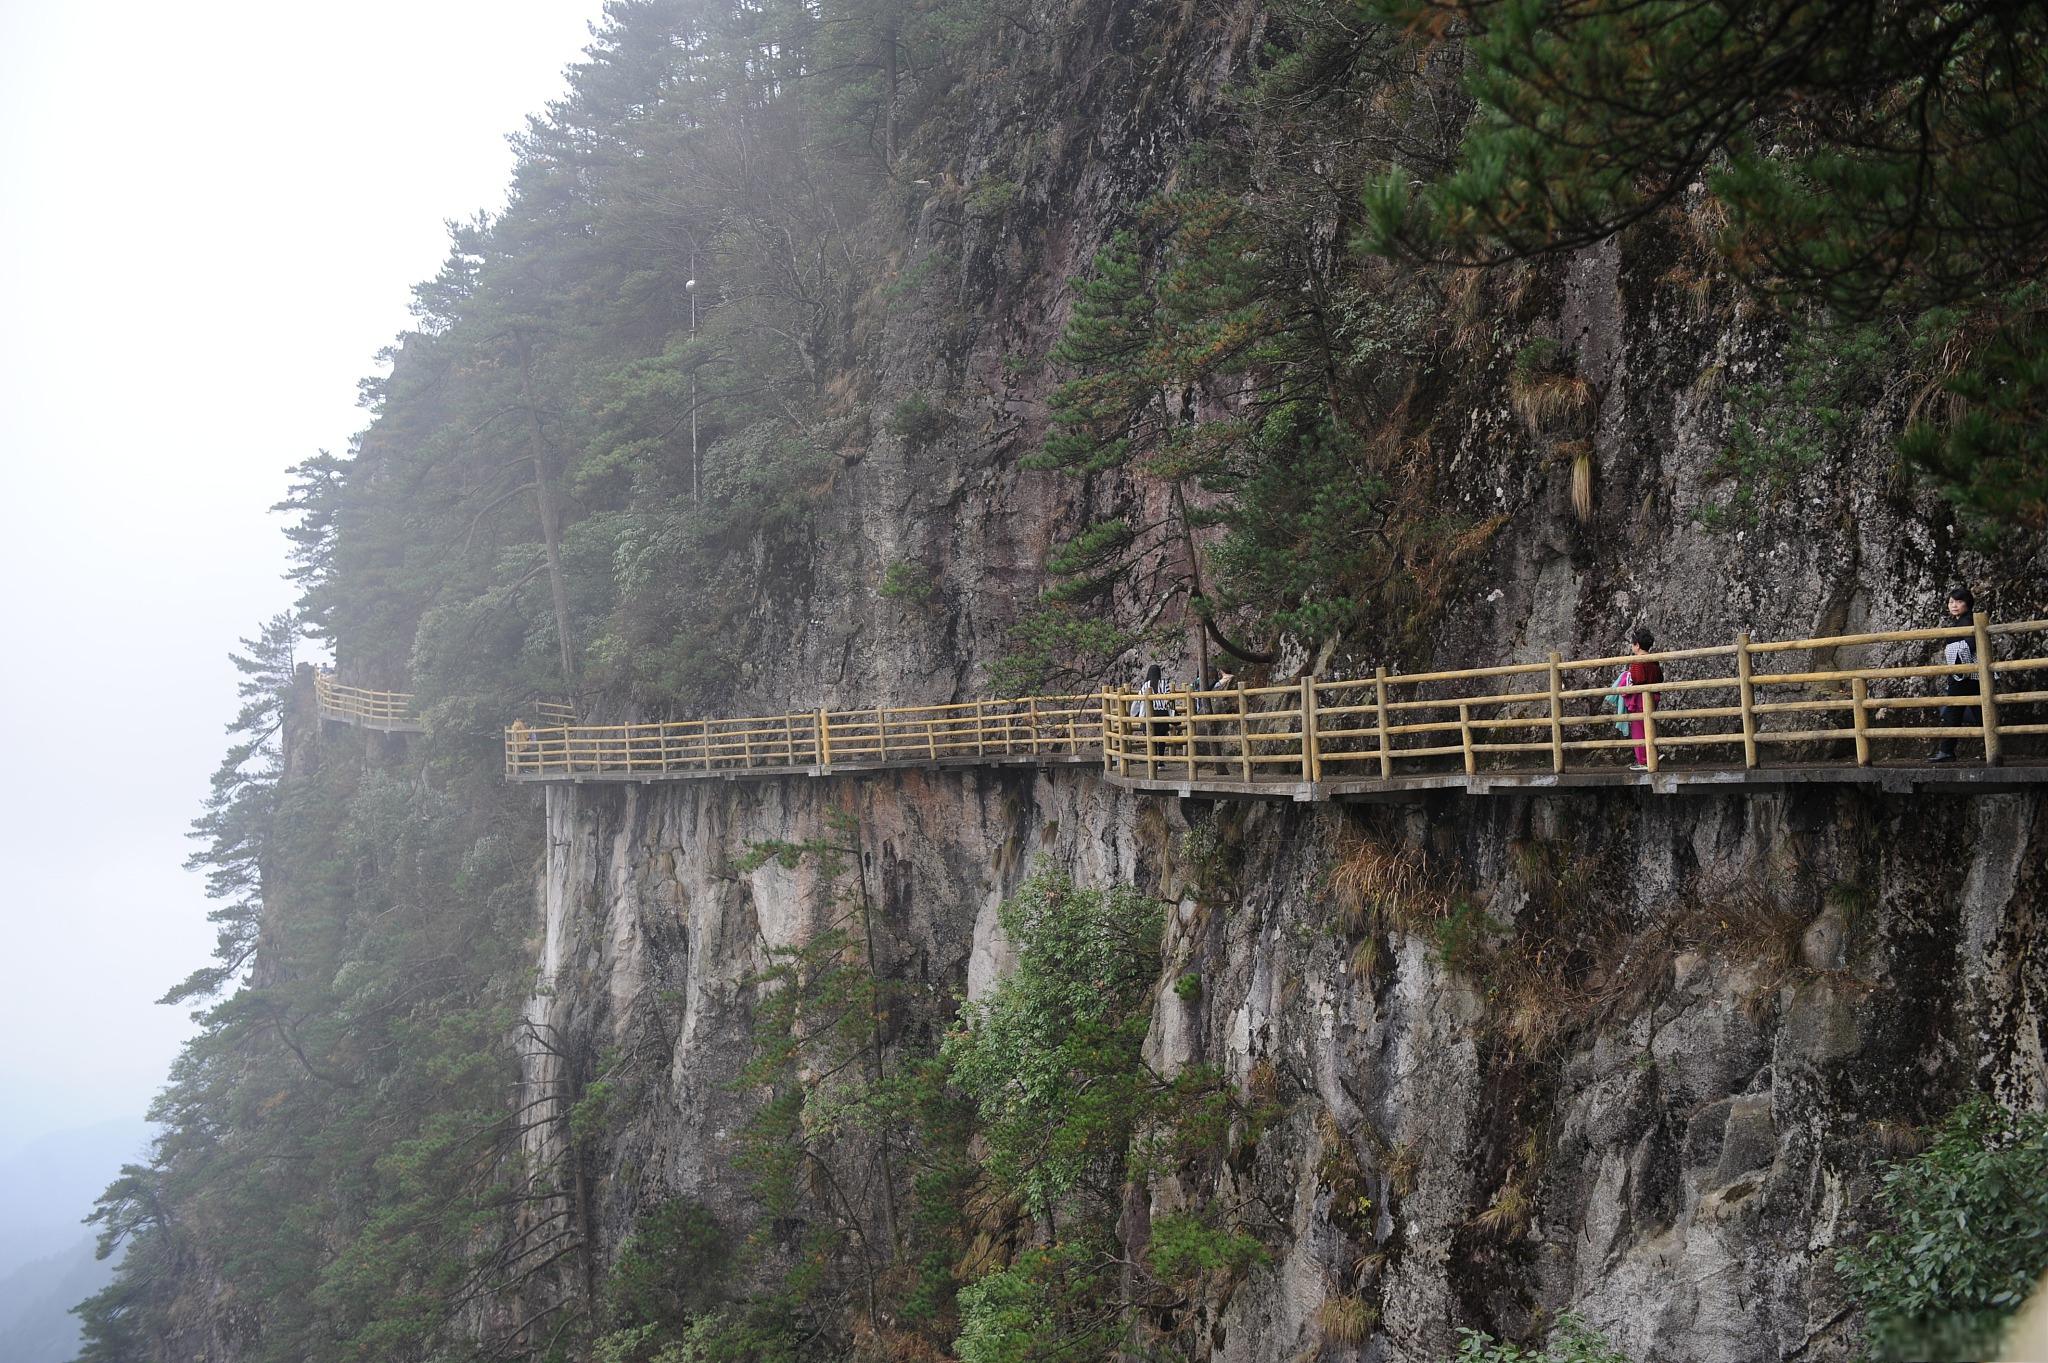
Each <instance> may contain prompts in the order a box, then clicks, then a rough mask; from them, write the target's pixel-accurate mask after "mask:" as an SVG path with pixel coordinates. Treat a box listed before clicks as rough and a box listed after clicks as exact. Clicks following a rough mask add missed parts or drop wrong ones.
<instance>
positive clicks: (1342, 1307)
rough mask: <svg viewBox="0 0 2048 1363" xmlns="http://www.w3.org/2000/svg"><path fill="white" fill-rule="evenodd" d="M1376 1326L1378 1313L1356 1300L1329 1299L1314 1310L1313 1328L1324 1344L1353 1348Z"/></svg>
mask: <svg viewBox="0 0 2048 1363" xmlns="http://www.w3.org/2000/svg"><path fill="white" fill-rule="evenodd" d="M1379 1323H1380V1309H1379V1308H1378V1307H1377V1306H1374V1305H1372V1304H1371V1303H1370V1302H1367V1301H1364V1300H1361V1299H1360V1298H1358V1297H1330V1298H1328V1299H1326V1300H1325V1301H1324V1302H1323V1304H1322V1305H1321V1306H1318V1307H1317V1308H1316V1328H1317V1329H1318V1330H1320V1331H1321V1332H1322V1336H1323V1342H1324V1343H1325V1344H1341V1345H1346V1346H1348V1347H1352V1348H1356V1347H1357V1346H1358V1345H1360V1344H1363V1343H1365V1341H1366V1340H1367V1339H1369V1338H1371V1337H1372V1331H1373V1327H1374V1326H1375V1325H1378V1324H1379Z"/></svg>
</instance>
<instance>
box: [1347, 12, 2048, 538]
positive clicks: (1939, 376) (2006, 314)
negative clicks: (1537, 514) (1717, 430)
mask: <svg viewBox="0 0 2048 1363" xmlns="http://www.w3.org/2000/svg"><path fill="white" fill-rule="evenodd" d="M1363 8H1365V9H1367V10H1369V11H1371V12H1376V13H1378V14H1379V15H1381V16H1382V17H1385V18H1387V19H1390V20H1392V21H1394V22H1395V23H1397V24H1404V25H1405V24H1411V23H1412V24H1416V25H1418V26H1419V27H1421V28H1422V29H1423V30H1425V31H1428V32H1432V33H1442V32H1447V31H1449V30H1451V29H1454V28H1455V29H1456V30H1457V31H1459V32H1460V33H1461V34H1463V35H1464V37H1465V43H1466V50H1467V53H1468V58H1467V62H1468V64H1467V86H1468V90H1469V92H1470V94H1471V96H1472V97H1473V99H1474V101H1475V102H1476V104H1477V113H1476V115H1475V117H1474V118H1473V120H1472V122H1471V125H1470V127H1469V128H1468V130H1467V133H1466V137H1465V142H1464V145H1463V148H1462V149H1461V151H1460V153H1459V155H1458V157H1457V158H1456V160H1455V162H1454V163H1452V164H1450V165H1441V164H1431V163H1429V162H1428V161H1427V160H1424V161H1423V162H1421V164H1424V166H1425V169H1426V170H1427V171H1428V172H1429V174H1428V175H1426V176H1425V177H1424V181H1425V183H1423V187H1422V188H1421V190H1420V192H1419V193H1418V192H1417V191H1416V190H1415V189H1414V188H1413V186H1414V185H1415V184H1416V183H1417V182H1418V181H1417V177H1416V176H1415V175H1414V173H1413V172H1412V171H1410V170H1408V169H1405V168H1403V167H1401V166H1396V167H1394V168H1392V169H1390V170H1389V171H1388V172H1387V173H1386V174H1385V175H1384V176H1382V177H1381V178H1380V179H1379V181H1378V182H1377V183H1376V184H1375V185H1374V186H1373V187H1372V188H1371V189H1370V190H1369V191H1368V193H1367V194H1366V195H1365V200H1364V201H1365V205H1366V209H1367V213H1368V216H1369V217H1370V219H1371V221H1372V223H1373V232H1372V239H1373V243H1374V245H1375V248H1376V249H1379V250H1382V251H1397V250H1409V251H1420V252H1422V253H1424V254H1427V255H1430V256H1435V257H1440V258H1441V257H1449V258H1454V259H1459V260H1465V261H1496V260H1501V259H1506V258H1512V257H1516V256H1525V255H1530V254H1535V253H1541V252H1548V251H1557V250H1571V249H1576V248H1579V247H1582V246H1587V245H1590V244H1592V243H1594V242H1597V241H1600V240H1603V239H1605V238H1607V237H1610V236H1612V235H1614V234H1615V233H1616V232H1617V231H1620V230H1623V229H1626V228H1628V227H1630V226H1631V225H1633V224H1636V223H1639V222H1643V221H1646V220H1650V219H1654V218H1656V217H1658V216H1660V215H1664V214H1666V213H1667V211H1668V212H1672V213H1676V212H1684V213H1688V214H1696V215H1699V217H1700V219H1701V220H1702V221H1713V220H1714V219H1716V218H1724V219H1725V222H1726V226H1725V228H1724V229H1722V230H1721V231H1720V232H1719V233H1718V234H1717V236H1718V239H1717V240H1716V241H1715V243H1714V248H1715V249H1716V250H1717V252H1718V254H1719V255H1720V258H1721V259H1722V261H1723V262H1724V263H1726V264H1727V265H1728V266H1729V267H1731V268H1732V269H1733V270H1734V271H1735V272H1736V273H1738V274H1740V275H1742V276H1744V277H1746V278H1748V279H1750V280H1751V281H1753V282H1755V283H1756V284H1758V285H1759V286H1761V287H1762V288H1764V289H1765V290H1767V291H1769V292H1772V293H1775V294H1778V295H1780V296H1783V297H1785V298H1788V299H1791V300H1796V301H1797V302H1798V303H1800V304H1801V305H1802V309H1803V310H1807V311H1818V312H1825V313H1826V314H1828V315H1830V316H1832V317H1833V318H1835V319H1837V321H1838V322H1839V323H1844V324H1859V323H1876V324H1878V325H1880V326H1883V327H1888V328H1891V329H1893V330H1894V331H1895V332H1898V331H1903V332H1917V331H1919V330H1921V329H1922V328H1923V327H1924V326H1925V325H1926V323H1927V322H1928V321H1929V319H1931V318H1937V317H1944V316H1947V315H1948V314H1949V313H1950V312H1951V311H1952V310H1959V311H1960V312H1961V313H1962V314H1963V315H1964V316H1965V317H1967V318H1968V319H1969V325H1968V326H1967V327H1966V328H1965V334H1966V336H1967V340H1966V341H1965V342H1964V344H1963V345H1961V346H1959V347H1958V349H1957V350H1956V351H1954V352H1952V353H1951V354H1950V355H1949V356H1947V357H1946V358H1945V360H1944V361H1943V362H1942V363H1941V364H1939V365H1937V366H1934V376H1933V377H1934V381H1935V383H1937V384H1945V385H1946V386H1947V388H1948V389H1949V391H1950V393H1951V394H1952V395H1953V397H1954V398H1956V399H1957V401H1956V402H1955V403H1954V404H1952V406H1953V408H1954V409H1955V410H1952V411H1950V412H1946V413H1937V412H1933V411H1922V412H1921V413H1919V417H1920V420H1919V421H1918V422H1917V423H1915V425H1914V427H1913V429H1912V430H1911V431H1910V432H1909V434H1908V435H1907V436H1906V438H1905V440H1904V443H1903V449H1904V451H1905V452H1906V453H1907V454H1908V455H1909V456H1910V457H1912V458H1913V460H1914V461H1915V462H1916V463H1918V464H1919V465H1920V466H1921V467H1922V468H1924V469H1926V470H1928V471H1929V472H1931V473H1932V474H1934V476H1935V477H1936V479H1937V481H1938V482H1939V483H1940V484H1941V486H1943V488H1944V490H1945V491H1946V492H1947V493H1948V495H1949V496H1951V497H1952V498H1953V499H1954V500H1955V501H1956V502H1957V503H1958V504H1960V505H1961V506H1963V507H1964V508H1966V509H1968V510H1970V511H1972V512H1973V513H1976V514H1979V515H1983V516H1988V517H1991V518H1994V519H1995V520H1997V521H2000V522H2003V523H2007V524H2013V523H2017V524H2020V525H2024V526H2027V527H2030V528H2032V529H2036V530H2038V529H2040V528H2041V527H2042V526H2043V525H2044V524H2048V474H2044V473H2043V468H2044V460H2043V451H2042V450H2041V449H2040V447H2039V445H2038V443H2037V442H2038V441H2039V439H2040V437H2039V434H2038V433H2039V431H2040V429H2041V425H2040V422H2039V421H2038V419H2037V417H2038V415H2039V413H2040V411H2041V408H2042V401H2041V399H2040V398H2039V397H2038V396H2037V393H2038V392H2039V377H2040V374H2041V372H2042V370H2043V361H2042V359H2041V358H2040V356H2041V354H2042V353H2043V352H2044V350H2048V337H2044V336H2043V335H2042V334H2041V332H2040V330H2039V328H2038V327H2037V326H2036V324H2035V320H2034V319H2035V309H2034V307H2033V306H2031V305H2030V304H2028V303H2016V302H2015V298H2016V297H2017V296H2019V295H2024V294H2025V293H2026V292H2028V291H2029V290H2031V289H2032V287H2033V286H2034V284H2035V281H2036V279H2037V277H2038V273H2039V268H2040V261H2041V260H2042V258H2043V253H2044V250H2048V213H2044V212H2043V211H2042V210H2043V208H2044V207H2048V191H2044V190H2043V189H2042V187H2041V185H2040V184H2039V183H2038V182H2036V181H2034V180H2031V179H2028V178H2027V177H2025V176H2018V175H2015V174H2014V173H2013V172H2012V168H2013V167H2015V166H2020V165H2025V164H2030V163H2033V162H2035V161H2037V160H2038V159H2039V158H2040V157H2041V156H2042V155H2043V153H2044V149H2048V114H2044V113H2043V110H2042V104H2041V101H2040V100H2039V99H2038V97H2037V92H2038V90H2039V89H2040V86H2041V83H2042V81H2043V79H2044V78H2048V49H2044V48H2043V47H2042V45H2041V44H2039V43H2038V42H2035V41H2033V40H2032V38H2031V37H2028V36H2022V35H2027V34H2030V33H2031V32H2032V30H2034V29H2036V28H2038V26H2039V25H2038V20H2037V18H2036V17H2035V16H2033V15H2032V14H2031V13H2029V14H2027V15H2025V16H2019V15H2017V14H2016V13H2013V12H2008V11H2006V10H1992V9H1984V8H1976V9H1971V8H1963V9H1953V8H1948V9H1945V8H1940V7H1930V6H1906V7H1896V6H1892V7H1887V6H1882V5H1877V4H1873V3H1871V2H1870V0H1832V2H1831V3H1826V4H1821V5H1808V4H1801V3H1795V2H1794V0H1715V2H1714V3H1709V4H1699V5H1695V4H1685V3H1679V0H1658V2H1657V3H1651V4H1638V3H1624V2H1623V0H1600V2H1599V3H1594V4H1585V5H1570V6H1566V5H1554V4H1542V3H1531V2H1530V0H1448V3H1436V0H1386V3H1371V2H1370V0H1369V2H1368V4H1366V5H1365V6H1363ZM1929 54H1939V58H1938V59H1936V60H1930V56H1929ZM1411 164H1417V163H1415V162H1411ZM1709 196H1710V197H1711V199H1712V200H1713V201H1714V208H1713V210H1712V211H1703V210H1705V206H1706V198H1707V197H1709ZM1776 400H1777V401H1779V402H1781V403H1782V404H1783V405H1784V406H1786V407H1787V408H1789V409H1794V410H1796V404H1797V398H1796V396H1793V395H1791V394H1789V393H1788V394H1786V395H1784V396H1782V397H1781V398H1779V399H1776ZM1795 424H1806V425H1807V429H1805V430H1804V431H1795V432H1793V433H1790V434H1789V436H1788V438H1789V439H1790V440H1791V441H1792V442H1793V443H1794V445H1795V446H1796V445H1799V444H1802V443H1810V442H1811V441H1812V439H1813V438H1815V437H1816V436H1820V435H1824V434H1825V422H1824V421H1820V422H1818V423H1795ZM1816 426H1817V428H1816ZM1768 443H1769V442H1768V441H1766V442H1765V444H1766V446H1767V445H1768ZM1784 453H1785V451H1782V450H1781V451H1778V452H1776V455H1769V456H1766V454H1765V451H1764V450H1755V451H1752V452H1751V456H1753V457H1769V458H1771V460H1772V462H1773V463H1774V464H1775V462H1777V456H1780V455H1782V454H1784ZM1741 457H1744V456H1742V455H1741V452H1740V451H1739V450H1738V458H1741Z"/></svg>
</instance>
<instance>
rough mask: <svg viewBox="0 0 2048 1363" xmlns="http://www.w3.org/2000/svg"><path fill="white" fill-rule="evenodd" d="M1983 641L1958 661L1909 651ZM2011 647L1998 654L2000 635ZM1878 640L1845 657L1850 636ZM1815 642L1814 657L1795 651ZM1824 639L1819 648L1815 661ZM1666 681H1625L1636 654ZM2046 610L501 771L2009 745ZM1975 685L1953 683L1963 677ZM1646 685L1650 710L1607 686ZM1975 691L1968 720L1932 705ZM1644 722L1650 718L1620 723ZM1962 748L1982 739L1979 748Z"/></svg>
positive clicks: (740, 733) (1306, 770) (664, 725)
mask: <svg viewBox="0 0 2048 1363" xmlns="http://www.w3.org/2000/svg"><path fill="white" fill-rule="evenodd" d="M1956 639H1968V640H1970V641H1971V644H1972V647H1973V650H1974V654H1975V658H1976V661H1975V662H1972V663H1969V664H1966V665H1962V666H1946V665H1942V664H1940V663H1933V664H1928V663H1923V662H1919V661H1911V660H1910V659H1911V658H1913V657H1914V656H1915V655H1917V656H1919V657H1926V656H1929V655H1930V654H1932V655H1934V656H1939V654H1940V651H1941V649H1942V647H1943V646H1944V645H1946V644H1947V643H1949V642H1950V641H1952V640H1956ZM2001 645H2003V647H2004V651H2005V652H2006V653H2008V654H2010V655H2012V656H2009V657H2007V658H2005V659H2003V660H2000V659H1999V658H1998V656H1997V654H1998V651H1999V649H2000V647H2001ZM1852 653H1860V654H1865V655H1870V656H1867V657H1866V658H1865V660H1864V662H1863V663H1862V664H1861V665H1856V666H1848V665H1844V664H1843V657H1844V655H1845V654H1852ZM1799 654H1804V655H1806V658H1805V660H1804V661H1805V664H1806V665H1805V666H1804V667H1803V668H1792V667H1787V666H1784V664H1787V663H1790V662H1792V661H1794V660H1795V659H1794V658H1793V655H1799ZM1818 659H1826V660H1828V662H1827V665H1825V666H1817V665H1815V663H1816V661H1817V660H1818ZM1637 661H1656V662H1659V663H1662V664H1663V665H1664V668H1665V680H1663V681H1662V682H1658V683H1656V684H1654V685H1648V686H1627V685H1623V686H1620V687H1617V686H1616V685H1615V681H1616V674H1617V672H1618V671H1619V670H1620V669H1621V668H1624V667H1626V666H1627V665H1628V664H1629V663H1631V662H1637ZM2043 672H2048V620H2029V621H2024V622H2021V623H2017V624H2006V625H1992V624H1990V623H1989V621H1988V620H1986V619H1985V617H1983V616H1981V615H1980V616H1977V617H1976V618H1975V619H1974V620H1972V621H1970V622H1969V623H1966V624H1958V625H1954V626H1946V627H1941V628H1935V629H1911V630H1891V631H1886V632H1882V633H1872V634H1849V635H1837V636H1832V637H1828V638H1817V639H1786V640H1776V641H1766V642H1754V641H1752V640H1751V639H1750V638H1749V637H1748V636H1747V635H1742V636H1738V637H1737V638H1736V640H1735V641H1734V642H1733V643H1730V644H1721V645H1716V646H1712V647H1706V648H1686V649H1668V650H1665V651H1664V652H1661V653H1648V654H1641V655H1626V654H1617V655H1613V656H1609V657H1603V658H1579V659H1572V660H1569V661H1567V660H1565V659H1563V658H1561V657H1559V656H1558V655H1557V654H1556V653H1552V654H1550V655H1549V657H1547V658H1546V659H1544V660H1543V661H1540V662H1526V663H1508V664H1504V665H1501V666H1496V667H1479V668H1466V669H1462V670H1458V671H1451V672H1423V673H1413V674H1408V675H1396V674H1390V673H1388V672H1387V671H1386V670H1385V669H1380V670H1379V671H1377V672H1376V673H1374V675H1373V676H1371V677H1370V678H1364V677H1361V678H1356V679H1349V680H1334V679H1319V678H1312V677H1311V678H1303V679H1301V680H1300V681H1295V682H1289V683H1286V684H1284V685H1273V686H1250V687H1232V688H1230V689H1228V690H1220V691H1175V692H1167V693H1163V694H1158V695H1152V694H1143V695H1141V694H1138V693H1134V692H1128V691H1109V692H1101V693H1096V694H1091V695H1079V696H1076V695H1066V696H1035V697H1026V698H1023V699H1018V700H981V701H965V702H960V703H957V704H951V705H923V706H901V707H895V708H878V709H872V710H867V709H863V710H807V711H796V712H792V713H789V714H782V715H767V716H755V717H751V718H745V719H694V720H675V721H668V722H661V723H655V722H649V723H644V724H558V725H544V726H541V727H536V728H529V727H527V726H526V725H525V724H524V723H523V722H521V723H519V724H515V725H513V726H512V727H511V728H509V729H507V730H506V731H505V772H506V775H507V776H510V777H516V778H521V779H525V780H540V781H547V780H556V779H568V780H577V779H583V778H586V777H593V776H595V777H607V776H610V777H620V778H625V779H633V778H640V779H658V778H661V777H688V776H696V775H706V774H726V775H731V774H736V773H745V772H764V773H765V772H772V771H778V770H783V771H787V770H811V771H830V770H834V769H843V768H847V767H877V766H920V765H936V764H940V763H945V762H961V763H973V762H977V761H980V762H987V761H995V760H999V759H1001V760H1014V759H1047V758H1061V759H1069V760H1071V759H1073V758H1076V757H1080V758H1091V759H1099V760H1100V761H1101V762H1102V764H1103V767H1104V769H1105V771H1107V772H1108V773H1109V775H1110V776H1111V777H1113V778H1124V779H1133V780H1139V781H1146V780H1150V781H1170V782H1173V783H1176V784H1182V785H1207V786H1210V787H1212V788H1217V787H1223V788H1228V787H1235V786H1239V785H1243V784H1249V783H1257V782H1268V783H1276V782H1294V783H1306V784H1309V785H1312V786H1322V785H1325V784H1326V783H1341V784H1345V785H1355V784H1370V783H1374V782H1391V781H1395V780H1398V779H1399V778H1401V777H1403V776H1410V775H1421V774H1436V773H1446V772H1448V773H1453V774H1456V773H1459V772H1462V773H1463V774H1464V775H1467V776H1478V775H1481V774H1482V773H1501V774H1526V775H1529V776H1532V777H1540V776H1543V775H1546V774H1552V775H1554V774H1561V773H1564V772H1566V771H1568V770H1572V769H1574V767H1575V766H1576V769H1578V770H1590V769H1594V768H1601V769H1606V770H1613V769H1615V768H1617V767H1619V766H1621V765H1622V764H1623V763H1625V762H1626V760H1627V756H1628V752H1629V750H1631V749H1634V748H1635V747H1637V746H1639V745H1640V746H1642V747H1643V748H1644V749H1645V750H1646V757H1647V761H1646V765H1647V767H1648V768H1649V769H1650V770H1651V771H1652V772H1655V771H1657V770H1658V769H1659V768H1660V767H1661V766H1662V765H1663V764H1664V762H1665V761H1666V758H1667V755H1670V754H1676V753H1687V754H1690V755H1693V756H1696V757H1698V758H1700V759H1702V760H1701V761H1698V762H1688V764H1687V765H1688V766H1689V767H1692V768H1694V769H1722V768H1727V769H1735V770H1741V769H1745V768H1748V769H1753V768H1757V767H1759V766H1762V765H1765V758H1766V757H1767V756H1769V757H1772V758H1774V759H1776V760H1777V762H1778V763H1779V764H1781V765H1782V764H1784V763H1785V762H1787V761H1791V762H1805V763H1818V764H1821V765H1827V766H1849V765H1854V766H1869V765H1871V764H1873V763H1874V762H1877V761H1880V760H1882V759H1884V758H1886V757H1916V758H1917V757H1920V756H1924V755H1925V753H1926V751H1927V745H1928V744H1929V743H1931V742H1932V741H1934V740H1937V739H1952V740H1956V741H1958V742H1961V741H1965V740H1967V741H1970V742H1971V743H1972V744H1973V745H1980V746H1978V748H1977V751H1978V752H1981V755H1982V756H1983V758H1984V759H1985V760H1986V761H1988V762H1989V763H1990V764H1992V765H1994V766H1995V765H1997V764H1998V763H1999V762H2000V761H2001V760H2002V759H2003V757H2004V756H2005V754H2006V752H2007V751H2008V748H2009V747H2010V745H2011V742H2012V741H2013V740H2024V739H2028V738H2031V737H2034V736H2039V735H2043V734H2048V723H2043V722H2041V721H2040V719H2039V715H2040V713H2041V709H2040V707H2041V703H2042V702H2044V701H2048V689H2043V686H2044V685H2048V677H2043V676H2042V675H2041V674H2042V673H2043ZM1951 679H1956V680H1959V681H1961V682H1962V683H1964V684H1965V685H1966V686H1967V687H1968V688H1969V692H1970V693H1969V694H1967V695H1944V694H1940V693H1941V692H1942V691H1943V690H1944V689H1945V687H1946V684H1947V683H1948V682H1949V681H1950V680H1951ZM1616 695H1620V696H1639V697H1641V698H1642V704H1643V709H1642V710H1641V712H1640V713H1630V714H1617V713H1616V712H1614V711H1613V710H1611V709H1609V708H1607V707H1608V703H1609V698H1610V697H1614V696H1616ZM1940 706H1956V707H1962V708H1963V710H1964V713H1963V715H1962V717H1963V718H1966V719H1968V720H1969V721H1970V722H1968V723H1958V724H1942V723H1940V722H1939V716H1938V715H1934V714H1931V713H1930V711H1932V710H1934V709H1935V708H1936V707H1940ZM1628 723H1640V725H1641V726H1642V729H1643V733H1642V735H1641V737H1640V738H1637V737H1635V736H1633V735H1632V734H1629V733H1626V732H1622V731H1620V730H1621V726H1622V725H1624V724H1628ZM1965 755H1966V756H1970V755H1975V754H1974V753H1972V754H1965Z"/></svg>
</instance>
